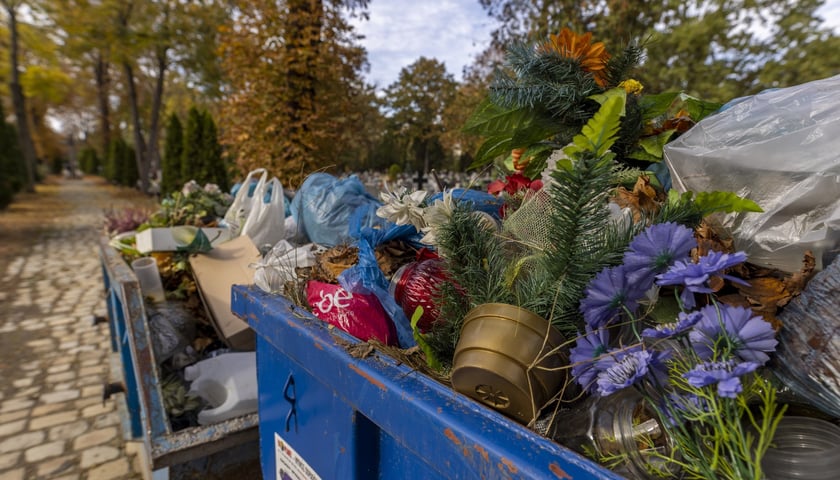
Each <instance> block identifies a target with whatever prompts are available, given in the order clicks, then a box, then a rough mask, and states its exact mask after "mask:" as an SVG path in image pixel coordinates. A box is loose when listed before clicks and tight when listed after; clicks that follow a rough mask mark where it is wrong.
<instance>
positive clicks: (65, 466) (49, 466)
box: [38, 455, 78, 478]
mask: <svg viewBox="0 0 840 480" xmlns="http://www.w3.org/2000/svg"><path fill="white" fill-rule="evenodd" d="M76 461H77V459H76V456H75V455H64V456H61V457H56V458H51V459H49V460H47V461H44V462H41V463H39V464H38V476H39V477H45V478H55V475H57V474H60V473H62V472H66V471H68V470H71V469H73V468H74V467H75V466H76ZM76 478H78V476H77V477H76Z"/></svg>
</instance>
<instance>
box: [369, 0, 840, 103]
mask: <svg viewBox="0 0 840 480" xmlns="http://www.w3.org/2000/svg"><path fill="white" fill-rule="evenodd" d="M369 13H370V20H369V21H356V22H354V24H355V26H356V29H357V31H358V32H359V33H361V34H362V35H365V37H366V38H365V39H364V40H363V41H362V45H364V46H365V47H366V48H367V50H368V59H369V62H370V73H369V74H368V79H369V81H370V82H372V83H375V84H376V85H377V89H382V88H385V87H387V86H388V85H390V84H391V83H393V82H395V81H396V80H397V77H398V76H399V72H400V70H401V69H402V68H404V67H407V66H408V65H411V64H412V63H414V61H415V60H417V58H419V57H420V56H425V57H428V58H436V59H438V60H440V61H442V62H443V63H444V64H445V65H446V70H447V71H448V72H449V73H451V74H453V75H454V76H455V78H456V79H458V80H460V79H461V72H462V69H463V67H464V66H465V65H469V64H471V63H472V60H473V58H474V57H475V56H476V55H477V54H478V53H479V52H481V51H482V50H484V48H485V47H486V45H487V44H488V43H489V41H490V32H491V31H492V30H493V28H494V26H495V21H494V20H493V19H491V18H490V17H488V16H487V14H486V13H485V12H484V10H483V9H482V8H481V7H480V6H479V4H478V0H372V1H371V2H370V7H369ZM819 13H820V15H821V16H822V17H823V18H824V19H825V21H826V25H829V26H831V27H833V28H834V29H835V30H836V31H837V32H838V34H840V0H827V1H826V4H825V6H824V7H823V8H822V9H820V10H819Z"/></svg>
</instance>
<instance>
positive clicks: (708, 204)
mask: <svg viewBox="0 0 840 480" xmlns="http://www.w3.org/2000/svg"><path fill="white" fill-rule="evenodd" d="M694 203H695V205H697V207H698V208H699V209H700V211H701V212H703V214H704V215H708V214H710V213H714V212H726V213H733V212H763V211H764V210H762V208H761V207H760V206H759V205H758V204H757V203H755V202H753V201H752V200H750V199H748V198H742V197H739V196H738V195H735V194H734V193H732V192H720V191H716V192H696V193H695V196H694Z"/></svg>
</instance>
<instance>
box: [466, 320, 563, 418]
mask: <svg viewBox="0 0 840 480" xmlns="http://www.w3.org/2000/svg"><path fill="white" fill-rule="evenodd" d="M565 341H566V340H565V338H564V337H563V335H562V334H561V333H560V332H559V331H557V330H556V329H555V328H553V327H552V326H551V325H550V324H549V323H548V321H546V320H545V319H544V318H542V317H540V316H538V315H536V314H535V313H532V312H530V311H528V310H526V309H524V308H521V307H518V306H515V305H508V304H502V303H488V304H485V305H480V306H478V307H476V308H474V309H472V310H471V311H470V312H468V313H467V315H466V317H465V318H464V324H463V327H462V330H461V336H460V339H459V341H458V344H457V346H456V347H455V356H454V358H453V367H452V377H451V380H452V386H453V388H454V389H455V390H456V391H458V392H460V393H463V394H464V395H467V396H468V397H471V398H473V399H475V400H478V401H479V402H481V403H483V404H485V405H488V406H490V407H491V408H494V409H496V410H499V411H500V412H502V413H504V414H506V415H508V416H510V417H512V418H514V419H516V420H518V421H520V422H522V423H528V422H530V421H531V420H532V419H533V418H535V417H536V414H537V413H538V412H539V410H540V408H541V407H542V406H543V405H545V403H546V402H547V401H548V400H550V399H551V398H552V397H553V396H554V395H555V394H556V393H558V392H559V391H560V390H561V388H562V387H563V385H564V383H568V372H569V369H568V368H564V367H567V366H568V355H567V350H566V347H565V346H564V345H563V344H564V343H565ZM561 346H562V348H561ZM549 352H551V353H549ZM569 387H571V385H569Z"/></svg>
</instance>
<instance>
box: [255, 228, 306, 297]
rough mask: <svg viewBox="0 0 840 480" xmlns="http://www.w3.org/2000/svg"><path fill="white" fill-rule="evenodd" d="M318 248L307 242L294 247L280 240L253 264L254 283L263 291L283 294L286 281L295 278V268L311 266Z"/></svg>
mask: <svg viewBox="0 0 840 480" xmlns="http://www.w3.org/2000/svg"><path fill="white" fill-rule="evenodd" d="M316 253H318V249H317V247H316V245H315V244H313V243H309V244H306V245H301V246H299V247H297V248H295V247H294V246H293V245H292V244H291V243H289V242H288V241H286V240H281V241H279V242H277V244H275V245H274V247H272V249H271V250H270V251H269V252H268V253H266V254H265V256H264V257H263V259H262V261H261V262H259V263H258V264H256V265H254V268H256V270H257V271H256V273H254V283H255V284H256V285H257V286H258V287H260V289H262V290H263V291H265V292H268V293H279V294H281V295H284V294H285V285H286V282H291V281H293V280H295V279H296V278H297V273H296V271H295V269H297V268H305V267H312V266H314V265H315V263H316V257H315V255H316Z"/></svg>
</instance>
